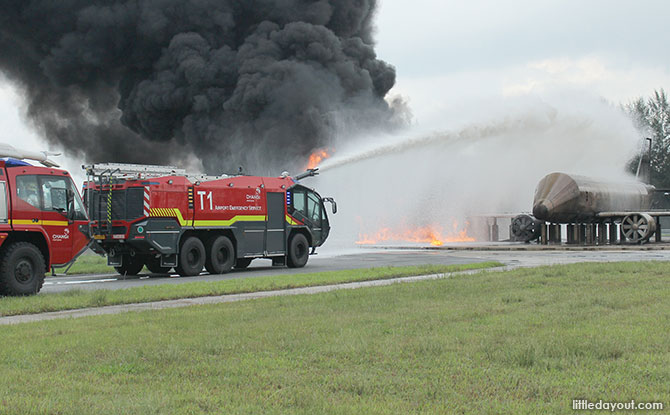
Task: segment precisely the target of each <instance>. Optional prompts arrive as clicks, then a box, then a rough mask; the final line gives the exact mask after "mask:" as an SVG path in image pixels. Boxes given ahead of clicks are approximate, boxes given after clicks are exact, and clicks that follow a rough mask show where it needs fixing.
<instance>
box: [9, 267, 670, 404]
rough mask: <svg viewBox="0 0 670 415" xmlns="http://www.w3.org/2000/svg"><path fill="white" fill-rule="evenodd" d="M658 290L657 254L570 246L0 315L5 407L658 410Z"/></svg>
mask: <svg viewBox="0 0 670 415" xmlns="http://www.w3.org/2000/svg"><path fill="white" fill-rule="evenodd" d="M668 304H670V271H668V265H667V263H631V264H580V265H568V266H556V267H544V268H537V269H521V270H515V271H509V272H502V273H498V272H493V273H480V274H475V275H467V276H466V275H464V276H455V277H453V278H448V279H441V280H434V281H425V282H419V283H414V284H396V285H391V286H386V287H374V288H365V289H360V290H351V291H349V290H346V291H337V292H331V293H326V294H318V295H304V296H295V297H278V298H271V299H264V300H254V301H244V302H239V303H229V304H218V305H208V306H199V307H188V308H183V309H172V310H161V311H148V312H142V313H128V314H122V315H116V316H99V317H91V318H81V319H74V320H58V321H48V322H41V323H36V324H24V325H19V326H8V327H0V335H1V336H2V340H3V347H2V348H0V373H2V374H3V375H2V376H1V377H0V412H2V413H3V414H39V413H44V414H47V413H48V414H52V413H63V414H71V413H72V414H88V413H90V414H99V413H142V414H182V413H189V414H201V413H203V414H204V413H212V414H214V413H216V414H218V413H231V414H232V413H234V414H258V413H263V414H315V413H318V414H418V413H421V414H433V413H434V414H444V413H463V414H489V413H490V414H540V413H542V414H570V413H574V411H572V410H571V409H570V405H571V402H572V399H575V398H584V399H589V400H592V401H593V400H598V399H603V400H611V401H629V400H631V399H635V400H636V401H638V402H657V401H660V402H663V403H665V405H666V411H667V407H668V405H669V404H670V394H669V393H668V384H670V352H669V351H668V347H667V345H668V342H669V341H670V338H669V334H668V330H667V328H668V322H669V321H670V307H669V306H668ZM35 391H39V393H38V394H37V395H36V392H35ZM652 412H654V413H666V412H662V411H652Z"/></svg>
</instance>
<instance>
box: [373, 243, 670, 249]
mask: <svg viewBox="0 0 670 415" xmlns="http://www.w3.org/2000/svg"><path fill="white" fill-rule="evenodd" d="M366 248H367V249H382V250H417V249H423V250H428V251H670V242H660V243H656V242H654V243H651V242H650V243H646V244H630V245H628V244H621V245H567V244H560V245H558V244H555V245H551V244H550V245H540V244H535V243H530V244H527V243H523V242H462V243H453V244H445V245H441V246H432V245H423V246H422V245H418V244H417V245H366Z"/></svg>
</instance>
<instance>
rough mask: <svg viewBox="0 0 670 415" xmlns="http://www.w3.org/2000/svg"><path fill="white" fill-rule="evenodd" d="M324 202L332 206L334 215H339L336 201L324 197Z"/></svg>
mask: <svg viewBox="0 0 670 415" xmlns="http://www.w3.org/2000/svg"><path fill="white" fill-rule="evenodd" d="M323 201H324V202H328V203H330V204H331V206H332V208H333V215H334V214H336V213H337V202H336V201H335V199H333V198H332V197H324V198H323Z"/></svg>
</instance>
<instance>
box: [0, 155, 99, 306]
mask: <svg viewBox="0 0 670 415" xmlns="http://www.w3.org/2000/svg"><path fill="white" fill-rule="evenodd" d="M48 155H49V154H48V153H37V152H24V151H20V150H16V149H14V148H13V147H11V146H8V145H5V144H2V145H0V156H11V157H17V158H5V159H2V160H0V295H29V294H35V293H37V292H38V291H39V290H40V289H41V288H42V284H43V283H44V276H45V273H46V272H47V271H49V270H50V269H51V268H52V267H62V266H66V265H68V264H69V263H71V262H72V261H74V259H75V258H76V257H77V256H78V255H79V254H81V253H82V252H83V251H84V250H85V248H86V246H87V245H88V242H89V238H88V235H87V234H86V233H85V232H87V231H86V228H87V225H88V218H87V217H86V212H85V210H84V205H83V204H82V201H81V199H80V197H79V193H77V190H76V186H75V185H74V183H73V182H72V178H71V177H70V174H69V173H68V172H67V171H65V170H60V169H57V168H55V167H57V165H56V164H55V163H53V162H52V161H50V160H49V159H48V158H47V156H48ZM19 159H36V160H38V161H40V162H41V163H42V164H43V165H44V167H42V166H33V165H31V164H30V163H27V162H25V161H23V160H19Z"/></svg>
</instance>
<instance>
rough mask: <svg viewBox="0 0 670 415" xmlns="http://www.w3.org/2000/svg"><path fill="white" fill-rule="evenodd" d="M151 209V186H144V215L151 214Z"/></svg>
mask: <svg viewBox="0 0 670 415" xmlns="http://www.w3.org/2000/svg"><path fill="white" fill-rule="evenodd" d="M150 211H151V193H149V186H144V216H149V213H150Z"/></svg>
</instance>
